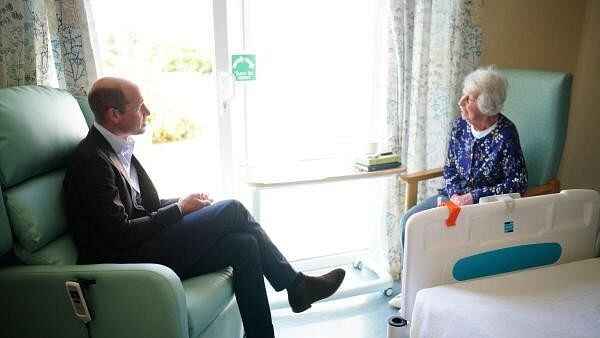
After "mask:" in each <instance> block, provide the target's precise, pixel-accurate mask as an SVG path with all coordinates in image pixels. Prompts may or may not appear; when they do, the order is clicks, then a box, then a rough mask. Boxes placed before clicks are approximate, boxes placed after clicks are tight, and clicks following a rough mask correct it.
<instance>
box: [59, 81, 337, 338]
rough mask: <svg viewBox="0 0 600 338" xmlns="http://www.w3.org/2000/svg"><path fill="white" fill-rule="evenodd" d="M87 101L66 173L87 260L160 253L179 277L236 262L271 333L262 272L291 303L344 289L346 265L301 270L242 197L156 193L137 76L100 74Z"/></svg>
mask: <svg viewBox="0 0 600 338" xmlns="http://www.w3.org/2000/svg"><path fill="white" fill-rule="evenodd" d="M88 101H89V103H90V107H91V108H92V111H93V112H94V117H95V122H94V126H93V127H92V128H90V131H89V133H88V135H87V136H86V138H85V139H84V140H83V141H81V143H80V144H79V146H78V147H77V149H76V151H75V152H74V154H73V156H72V158H71V162H70V164H69V166H68V168H67V172H66V174H65V180H64V183H63V188H64V194H65V205H66V214H67V219H68V222H69V226H70V227H71V228H72V231H73V234H74V239H75V244H76V245H77V249H78V250H79V262H80V263H83V264H89V263H108V262H111V263H135V262H139V263H141V262H145V263H158V264H163V265H166V266H168V267H170V268H171V269H173V270H174V271H175V272H176V273H177V274H178V275H179V276H180V277H182V278H185V277H189V276H195V275H199V274H203V273H208V272H212V271H216V270H219V269H222V268H224V267H227V266H232V267H233V286H234V291H235V294H236V298H237V301H238V304H239V308H240V314H241V317H242V321H243V324H244V329H245V332H246V336H247V337H248V338H264V337H273V336H274V333H273V325H272V323H271V313H270V309H269V304H268V300H267V295H266V291H265V285H264V281H263V276H265V277H266V278H267V279H268V280H269V282H270V283H271V285H272V286H273V288H274V289H275V290H277V291H280V290H283V289H287V292H288V301H289V303H290V306H291V308H292V310H293V311H294V312H302V311H304V310H306V309H308V308H309V307H310V306H311V304H312V303H313V302H315V301H317V300H320V299H323V298H326V297H329V296H330V295H332V294H333V293H334V292H335V291H336V290H337V289H338V287H339V286H340V284H341V283H342V281H343V279H344V274H345V272H344V270H342V269H335V270H333V271H331V272H329V273H327V274H325V275H323V276H319V277H311V276H306V275H304V274H302V273H300V272H296V271H295V270H294V269H293V268H292V267H291V266H290V264H289V263H288V261H287V260H286V258H285V257H284V256H283V255H282V254H281V252H279V250H278V249H277V247H276V246H275V245H274V244H273V243H272V242H271V240H270V239H269V237H268V236H267V234H266V233H265V231H264V230H263V229H262V228H261V226H260V225H259V224H258V223H257V222H256V221H255V220H254V218H253V217H252V216H251V215H250V214H249V212H248V211H247V210H246V208H245V207H244V206H243V205H242V204H241V203H240V202H238V201H235V200H226V201H220V202H216V203H213V200H212V199H211V198H210V197H209V196H208V195H207V194H205V193H197V194H191V195H189V196H186V197H183V198H180V199H171V200H161V199H159V197H158V194H157V192H156V189H155V188H154V185H153V184H152V181H151V180H150V178H149V177H148V174H147V173H146V171H145V170H144V168H143V167H142V166H141V165H140V163H139V162H138V160H137V159H136V158H135V156H133V154H132V152H133V139H132V138H131V137H130V136H131V135H135V134H141V133H143V132H144V129H145V127H146V118H147V117H148V115H150V111H149V110H148V108H147V107H146V106H145V104H144V100H143V98H142V95H141V93H140V90H139V88H138V87H137V86H136V85H135V84H133V83H132V82H130V81H127V80H124V79H119V78H102V79H100V80H98V81H96V83H94V85H93V86H92V88H91V90H90V93H89V97H88Z"/></svg>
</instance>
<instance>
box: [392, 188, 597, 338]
mask: <svg viewBox="0 0 600 338" xmlns="http://www.w3.org/2000/svg"><path fill="white" fill-rule="evenodd" d="M599 208H600V195H599V194H598V192H596V191H593V190H564V191H562V192H560V193H557V194H551V195H544V196H536V197H529V198H521V199H512V198H508V197H507V198H504V199H498V200H497V201H494V202H490V203H486V204H479V205H471V206H464V207H462V208H461V209H460V212H459V214H458V217H457V219H456V221H455V222H454V223H455V224H454V225H452V224H450V225H447V224H446V221H447V220H448V219H449V210H450V208H446V207H438V208H435V209H432V210H428V211H425V212H421V213H418V214H415V215H413V217H411V218H410V219H409V220H408V222H407V226H406V247H405V256H404V272H403V279H402V290H403V294H404V297H403V300H402V308H401V312H400V313H401V315H402V316H403V317H404V318H406V319H407V320H408V321H409V323H410V334H411V337H431V338H435V337H600V258H596V257H597V256H598V252H599V237H598V235H599V223H598V214H599ZM450 223H452V222H450Z"/></svg>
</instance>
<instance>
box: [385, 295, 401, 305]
mask: <svg viewBox="0 0 600 338" xmlns="http://www.w3.org/2000/svg"><path fill="white" fill-rule="evenodd" d="M388 303H389V304H390V305H391V306H393V307H395V308H397V309H400V308H401V307H402V294H401V293H400V294H397V295H396V296H395V297H394V298H392V299H390V301H389V302H388Z"/></svg>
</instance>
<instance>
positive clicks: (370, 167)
mask: <svg viewBox="0 0 600 338" xmlns="http://www.w3.org/2000/svg"><path fill="white" fill-rule="evenodd" d="M399 166H400V162H397V161H396V162H390V163H382V164H374V165H364V164H361V163H354V168H355V169H356V170H359V171H369V172H371V171H377V170H384V169H392V168H397V167H399Z"/></svg>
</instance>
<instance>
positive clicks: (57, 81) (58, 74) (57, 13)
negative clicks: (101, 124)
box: [0, 0, 97, 94]
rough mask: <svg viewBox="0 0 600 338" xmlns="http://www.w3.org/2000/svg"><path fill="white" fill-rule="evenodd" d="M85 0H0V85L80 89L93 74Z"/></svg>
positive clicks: (90, 79) (87, 85)
mask: <svg viewBox="0 0 600 338" xmlns="http://www.w3.org/2000/svg"><path fill="white" fill-rule="evenodd" d="M87 8H89V4H88V3H87V1H86V0H56V1H55V0H0V87H10V86H19V85H28V84H37V85H48V86H52V87H57V88H63V89H67V90H69V91H70V92H72V93H74V94H84V93H85V92H86V90H87V88H89V87H90V85H91V83H92V82H93V81H94V80H95V79H96V77H97V75H96V65H95V62H94V57H93V52H92V43H91V40H90V32H89V28H88V14H87V13H88V12H89V11H88V10H86V9H87Z"/></svg>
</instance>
